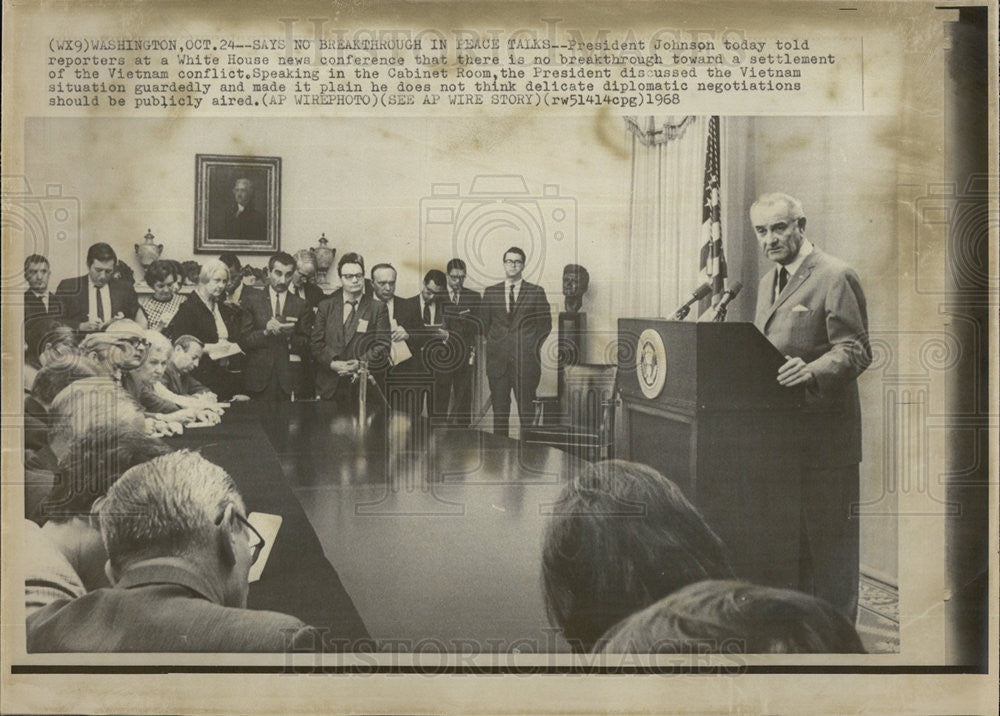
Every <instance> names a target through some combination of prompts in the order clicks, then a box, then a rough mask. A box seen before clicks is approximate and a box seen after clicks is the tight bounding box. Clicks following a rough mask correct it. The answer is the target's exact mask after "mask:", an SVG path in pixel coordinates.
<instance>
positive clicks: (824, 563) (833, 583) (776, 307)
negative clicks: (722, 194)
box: [750, 194, 872, 620]
mask: <svg viewBox="0 0 1000 716" xmlns="http://www.w3.org/2000/svg"><path fill="white" fill-rule="evenodd" d="M750 220H751V223H752V224H753V227H754V231H755V232H756V234H757V238H758V240H759V241H760V245H761V249H762V250H763V252H764V255H765V256H766V257H767V258H768V259H770V260H771V261H773V262H774V263H775V264H777V265H776V267H775V270H774V271H769V272H767V273H766V274H765V275H764V277H763V278H762V279H761V281H760V286H759V287H758V289H757V313H756V317H755V319H754V324H755V325H756V326H757V328H758V329H760V331H761V332H762V333H763V334H764V335H765V336H767V338H768V340H770V341H771V343H773V344H774V345H775V346H776V347H777V348H778V350H780V351H781V352H782V354H783V355H784V356H785V357H786V359H787V361H786V362H785V363H784V365H782V366H781V368H780V369H779V370H778V375H777V380H778V383H779V384H781V385H783V386H786V387H794V386H802V387H804V388H805V407H804V409H803V414H802V416H801V421H800V425H801V428H802V434H801V436H800V439H801V442H800V448H799V449H800V450H801V464H802V483H801V501H802V514H801V519H802V543H801V544H802V547H801V554H800V557H799V562H800V568H801V570H802V580H801V583H800V585H799V587H800V589H802V591H805V592H809V593H812V594H815V595H816V596H818V597H822V598H823V599H825V600H827V601H828V602H830V603H831V604H832V605H833V606H834V607H836V608H837V609H838V610H840V611H841V612H842V613H843V614H844V615H845V616H847V617H848V618H849V619H851V620H853V619H854V617H855V611H856V608H857V600H858V559H859V553H858V534H859V533H858V520H857V516H856V515H855V516H852V514H851V510H852V508H853V507H854V506H855V505H856V504H857V502H858V499H859V490H860V488H859V470H858V464H859V463H860V462H861V405H860V401H859V398H858V384H857V377H858V376H859V375H860V374H861V372H862V371H864V370H865V368H867V367H868V366H869V365H870V364H871V359H872V355H871V347H870V346H869V343H868V315H867V309H866V303H865V295H864V292H863V291H862V290H861V283H860V281H859V280H858V276H857V274H856V273H855V272H854V271H853V270H852V269H851V268H850V267H849V266H847V264H845V263H844V262H843V261H841V260H839V259H836V258H834V257H833V256H830V255H828V254H825V253H823V252H822V251H820V250H819V249H818V248H816V247H815V246H813V245H812V243H810V242H809V241H808V239H806V238H805V235H804V232H805V228H806V217H805V214H804V213H803V210H802V205H801V203H799V201H798V200H797V199H795V198H794V197H791V196H788V195H787V194H766V195H764V196H762V197H761V198H760V199H758V200H757V201H756V202H755V203H754V204H753V206H752V207H751V208H750Z"/></svg>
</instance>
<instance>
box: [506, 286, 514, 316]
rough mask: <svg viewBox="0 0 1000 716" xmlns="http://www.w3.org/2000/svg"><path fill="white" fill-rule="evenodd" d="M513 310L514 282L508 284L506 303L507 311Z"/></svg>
mask: <svg viewBox="0 0 1000 716" xmlns="http://www.w3.org/2000/svg"><path fill="white" fill-rule="evenodd" d="M513 312H514V284H511V285H510V301H509V302H508V304H507V313H513Z"/></svg>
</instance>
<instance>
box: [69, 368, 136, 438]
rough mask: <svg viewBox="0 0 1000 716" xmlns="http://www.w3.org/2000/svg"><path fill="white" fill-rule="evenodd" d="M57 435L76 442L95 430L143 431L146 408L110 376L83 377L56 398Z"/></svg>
mask: <svg viewBox="0 0 1000 716" xmlns="http://www.w3.org/2000/svg"><path fill="white" fill-rule="evenodd" d="M51 413H52V415H53V420H52V427H53V437H59V438H62V439H64V440H67V441H70V442H72V441H73V440H75V439H77V438H81V437H83V436H85V435H87V434H88V433H90V432H91V431H96V430H101V429H104V428H107V429H108V430H109V431H110V432H112V433H114V432H124V431H126V430H130V429H132V430H142V429H143V427H144V425H145V420H144V418H143V414H142V411H141V410H140V408H139V406H138V405H137V404H136V402H135V401H134V400H132V398H131V397H130V396H129V394H128V393H126V392H125V391H124V390H123V389H122V388H121V386H119V385H118V384H117V383H115V382H114V381H113V380H111V379H110V378H106V377H97V378H82V379H80V380H77V381H74V382H73V383H70V384H69V385H68V386H66V387H65V388H63V389H62V390H61V391H60V392H59V394H58V395H56V397H55V398H54V399H53V400H52V410H51Z"/></svg>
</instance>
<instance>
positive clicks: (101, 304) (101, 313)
mask: <svg viewBox="0 0 1000 716" xmlns="http://www.w3.org/2000/svg"><path fill="white" fill-rule="evenodd" d="M94 293H95V294H96V295H97V320H99V321H103V320H104V300H103V299H102V298H101V289H97V290H96V291H94Z"/></svg>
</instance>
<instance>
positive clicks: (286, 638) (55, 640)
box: [27, 559, 321, 653]
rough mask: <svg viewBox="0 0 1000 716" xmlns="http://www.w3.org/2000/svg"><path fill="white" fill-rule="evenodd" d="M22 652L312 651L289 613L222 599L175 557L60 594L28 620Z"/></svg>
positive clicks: (313, 640) (315, 642)
mask: <svg viewBox="0 0 1000 716" xmlns="http://www.w3.org/2000/svg"><path fill="white" fill-rule="evenodd" d="M27 632H28V639H27V644H28V652H29V653H39V652H144V651H148V652H216V653H227V652H234V653H235V652H243V653H247V652H250V653H252V652H281V651H286V650H288V649H290V648H292V647H293V646H294V647H296V648H298V649H299V650H309V649H319V648H320V644H321V639H320V635H319V634H318V632H316V631H315V630H314V629H312V628H311V627H308V626H306V625H305V624H303V623H302V622H301V621H299V620H298V619H296V618H295V617H291V616H288V615H286V614H279V613H278V612H267V611H256V610H250V609H237V608H234V607H226V606H223V605H222V599H221V596H220V595H219V593H218V591H217V588H216V587H215V586H214V585H213V584H212V583H211V582H210V581H209V580H207V579H206V578H205V577H203V576H202V575H201V574H199V573H198V572H197V571H196V570H195V569H194V567H193V566H191V565H189V564H187V563H186V562H183V561H182V560H179V559H151V560H146V561H144V562H140V563H139V564H136V565H134V566H133V567H130V568H128V569H126V570H125V572H124V574H122V576H121V579H120V580H119V581H118V584H116V585H115V586H114V587H110V588H106V589H98V590H95V591H93V592H90V593H88V594H86V595H84V596H82V597H78V598H76V599H73V600H68V599H62V600H58V601H55V602H52V603H51V604H49V605H48V606H46V607H43V608H42V609H39V610H38V611H36V612H34V613H33V614H31V615H30V616H29V617H28V619H27Z"/></svg>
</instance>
